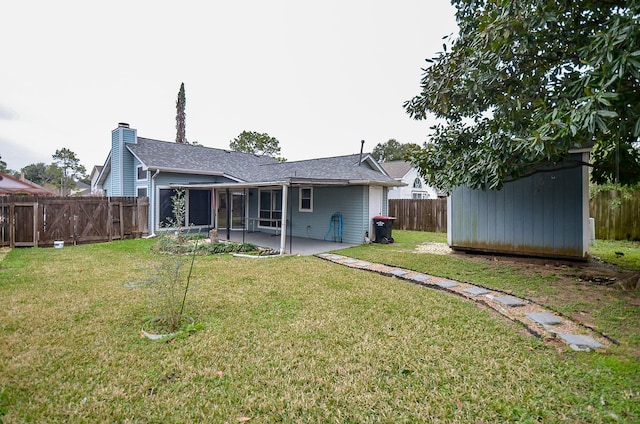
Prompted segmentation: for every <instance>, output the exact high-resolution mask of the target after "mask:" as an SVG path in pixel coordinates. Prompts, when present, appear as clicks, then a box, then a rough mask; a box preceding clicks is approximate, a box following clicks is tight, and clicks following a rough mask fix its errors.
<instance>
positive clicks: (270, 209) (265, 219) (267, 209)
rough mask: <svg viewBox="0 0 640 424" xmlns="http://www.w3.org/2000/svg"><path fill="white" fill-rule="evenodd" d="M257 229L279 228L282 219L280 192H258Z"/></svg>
mask: <svg viewBox="0 0 640 424" xmlns="http://www.w3.org/2000/svg"><path fill="white" fill-rule="evenodd" d="M259 196H260V199H259V204H260V212H259V213H260V221H259V222H258V226H259V227H269V228H277V227H280V220H281V219H282V190H260V195H259Z"/></svg>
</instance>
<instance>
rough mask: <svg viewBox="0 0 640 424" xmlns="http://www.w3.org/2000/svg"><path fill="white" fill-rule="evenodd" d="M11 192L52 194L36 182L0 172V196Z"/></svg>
mask: <svg viewBox="0 0 640 424" xmlns="http://www.w3.org/2000/svg"><path fill="white" fill-rule="evenodd" d="M12 194H22V195H31V196H52V195H53V193H51V192H49V191H47V190H46V189H45V188H43V187H41V186H39V185H38V184H35V183H32V182H31V181H27V180H25V179H24V178H23V179H17V178H14V177H12V176H11V175H7V174H0V196H9V195H12Z"/></svg>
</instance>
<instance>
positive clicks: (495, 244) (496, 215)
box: [447, 149, 590, 260]
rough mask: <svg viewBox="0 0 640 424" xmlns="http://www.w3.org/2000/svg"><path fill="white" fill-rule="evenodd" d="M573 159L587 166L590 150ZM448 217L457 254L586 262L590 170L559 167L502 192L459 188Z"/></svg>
mask: <svg viewBox="0 0 640 424" xmlns="http://www.w3.org/2000/svg"><path fill="white" fill-rule="evenodd" d="M572 159H574V160H580V161H584V162H585V163H586V162H588V160H589V149H584V150H579V151H572ZM447 213H448V242H449V245H450V246H451V247H452V248H453V249H455V250H463V251H479V252H487V253H503V254H514V255H526V256H543V257H554V258H569V259H580V260H586V259H587V256H588V253H589V242H590V229H589V173H588V169H587V167H586V166H578V167H567V166H566V165H564V166H563V164H559V165H558V167H557V168H553V169H550V170H545V171H543V172H539V173H536V174H534V175H531V176H529V177H525V178H522V179H520V180H517V181H513V182H509V183H506V184H505V185H504V187H503V189H502V190H487V191H482V190H472V189H469V188H467V187H458V188H456V189H454V190H453V192H452V194H451V196H450V197H449V202H448V207H447Z"/></svg>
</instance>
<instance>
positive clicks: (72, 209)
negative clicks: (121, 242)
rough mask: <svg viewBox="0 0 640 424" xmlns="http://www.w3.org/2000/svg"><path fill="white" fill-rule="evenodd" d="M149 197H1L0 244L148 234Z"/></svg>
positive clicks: (98, 239)
mask: <svg viewBox="0 0 640 424" xmlns="http://www.w3.org/2000/svg"><path fill="white" fill-rule="evenodd" d="M148 211H149V200H148V198H146V197H140V198H136V197H35V196H6V197H0V245H2V246H10V247H20V246H53V245H54V242H55V241H63V242H64V243H65V244H82V243H96V242H105V241H111V240H118V239H123V238H135V237H141V236H143V235H147V234H148V232H149V229H148V218H147V217H148Z"/></svg>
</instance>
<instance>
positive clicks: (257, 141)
mask: <svg viewBox="0 0 640 424" xmlns="http://www.w3.org/2000/svg"><path fill="white" fill-rule="evenodd" d="M229 148H230V149H231V150H235V151H236V152H245V153H253V154H256V155H267V156H271V157H273V158H275V159H277V160H279V161H280V162H284V161H286V159H285V158H283V157H280V142H279V141H278V140H277V139H276V138H275V137H271V136H270V135H269V134H267V133H258V132H255V131H242V132H241V133H240V135H238V136H237V137H236V138H234V139H233V140H231V141H230V142H229Z"/></svg>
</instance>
